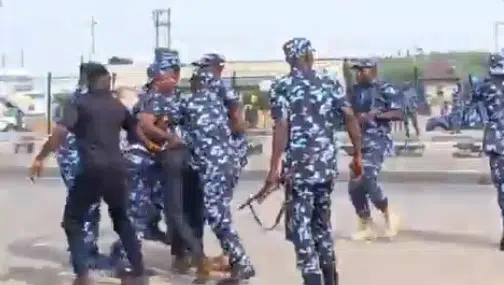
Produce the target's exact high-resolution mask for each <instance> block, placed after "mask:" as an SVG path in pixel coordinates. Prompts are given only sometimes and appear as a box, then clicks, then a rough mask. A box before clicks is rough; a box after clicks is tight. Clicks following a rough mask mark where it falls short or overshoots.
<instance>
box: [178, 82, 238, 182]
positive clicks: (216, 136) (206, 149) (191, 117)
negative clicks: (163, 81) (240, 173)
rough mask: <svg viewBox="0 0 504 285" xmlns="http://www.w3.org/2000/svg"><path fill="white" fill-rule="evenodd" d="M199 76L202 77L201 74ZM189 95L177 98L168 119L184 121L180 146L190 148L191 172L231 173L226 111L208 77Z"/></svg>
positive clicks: (232, 153)
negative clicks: (195, 170) (177, 101)
mask: <svg viewBox="0 0 504 285" xmlns="http://www.w3.org/2000/svg"><path fill="white" fill-rule="evenodd" d="M202 76H203V75H202ZM205 76H207V78H206V79H205V80H203V82H202V87H201V88H199V90H197V91H196V92H194V93H193V94H185V95H182V96H181V99H180V101H179V104H177V105H173V106H174V107H178V109H177V108H170V117H171V118H174V119H175V120H177V121H182V122H184V123H183V125H182V134H183V141H184V144H185V145H186V146H187V147H188V148H189V149H190V151H191V153H192V154H193V155H192V158H191V164H192V167H193V168H194V169H197V170H199V171H202V172H204V173H207V174H212V173H234V172H235V170H236V164H237V163H236V161H237V156H236V152H235V150H234V147H233V145H232V144H231V140H230V137H231V128H230V126H229V116H228V110H227V108H226V106H225V104H224V101H223V100H222V98H221V97H220V95H219V93H218V89H217V88H215V86H217V85H215V84H216V83H215V82H214V81H213V80H212V79H211V78H212V77H211V75H210V74H206V75H205Z"/></svg>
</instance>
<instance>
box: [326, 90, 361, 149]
mask: <svg viewBox="0 0 504 285" xmlns="http://www.w3.org/2000/svg"><path fill="white" fill-rule="evenodd" d="M332 94H333V96H334V101H333V102H334V110H336V111H337V112H341V113H342V114H343V118H344V121H345V127H346V130H347V133H348V137H349V138H350V142H351V143H352V145H353V147H354V155H355V156H358V157H360V156H361V149H362V146H361V128H360V124H359V119H358V118H357V117H356V116H355V113H354V111H353V109H352V107H351V106H350V103H349V102H348V98H347V96H346V94H345V93H344V92H343V90H342V88H341V85H339V84H335V85H334V86H333V88H332Z"/></svg>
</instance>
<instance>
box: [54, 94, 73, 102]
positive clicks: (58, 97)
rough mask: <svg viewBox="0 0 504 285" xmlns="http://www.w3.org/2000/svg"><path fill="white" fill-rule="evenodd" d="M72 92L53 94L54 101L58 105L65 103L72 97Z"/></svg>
mask: <svg viewBox="0 0 504 285" xmlns="http://www.w3.org/2000/svg"><path fill="white" fill-rule="evenodd" d="M70 95H71V94H70V93H55V94H53V95H52V96H53V98H52V101H53V103H55V104H58V105H64V104H65V103H66V102H67V101H68V100H69V99H70Z"/></svg>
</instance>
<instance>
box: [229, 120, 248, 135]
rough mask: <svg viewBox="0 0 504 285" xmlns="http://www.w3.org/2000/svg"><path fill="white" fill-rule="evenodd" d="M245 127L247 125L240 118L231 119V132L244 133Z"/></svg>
mask: <svg viewBox="0 0 504 285" xmlns="http://www.w3.org/2000/svg"><path fill="white" fill-rule="evenodd" d="M246 129H247V125H246V124H245V123H244V122H242V121H241V120H232V121H231V131H232V132H233V134H241V133H244V132H245V131H246Z"/></svg>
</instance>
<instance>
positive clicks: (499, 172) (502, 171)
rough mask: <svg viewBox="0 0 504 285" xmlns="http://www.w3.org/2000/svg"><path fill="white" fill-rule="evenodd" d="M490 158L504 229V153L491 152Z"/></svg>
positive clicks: (503, 227)
mask: <svg viewBox="0 0 504 285" xmlns="http://www.w3.org/2000/svg"><path fill="white" fill-rule="evenodd" d="M489 158H490V173H491V178H492V183H493V185H494V186H495V188H496V190H497V204H498V205H499V209H500V212H501V219H502V229H503V230H504V155H499V154H491V155H490V156H489Z"/></svg>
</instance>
